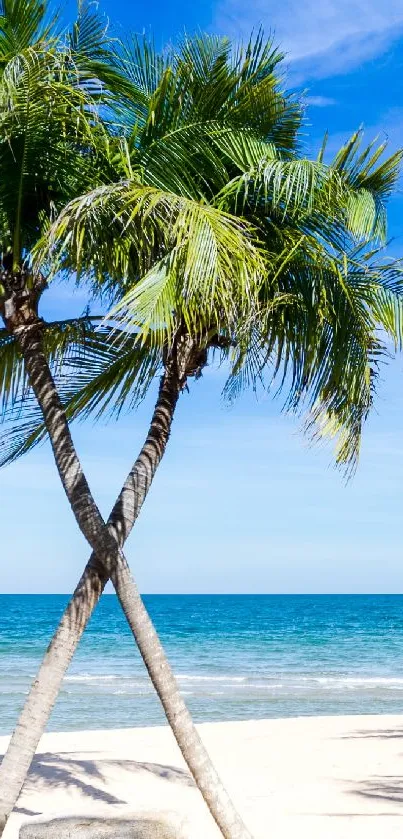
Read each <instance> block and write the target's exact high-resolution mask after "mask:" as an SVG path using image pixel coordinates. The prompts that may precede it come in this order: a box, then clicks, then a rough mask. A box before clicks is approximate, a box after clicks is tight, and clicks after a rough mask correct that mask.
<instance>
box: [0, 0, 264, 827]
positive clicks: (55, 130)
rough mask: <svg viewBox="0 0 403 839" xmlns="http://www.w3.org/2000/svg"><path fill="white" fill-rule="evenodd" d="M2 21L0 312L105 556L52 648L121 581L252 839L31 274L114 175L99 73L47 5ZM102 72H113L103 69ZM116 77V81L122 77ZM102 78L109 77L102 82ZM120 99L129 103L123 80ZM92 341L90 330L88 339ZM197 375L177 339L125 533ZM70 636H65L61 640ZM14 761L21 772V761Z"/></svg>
mask: <svg viewBox="0 0 403 839" xmlns="http://www.w3.org/2000/svg"><path fill="white" fill-rule="evenodd" d="M3 11H4V19H3V34H4V39H5V41H7V44H6V47H7V49H5V50H4V52H5V56H6V57H5V60H4V63H3V69H2V75H1V88H0V96H1V97H2V99H3V108H2V109H1V123H2V125H1V131H2V137H3V142H2V144H1V158H0V165H2V167H3V168H2V176H3V181H2V186H1V209H0V213H1V238H2V270H1V278H0V279H1V288H0V295H1V297H0V311H1V314H2V317H3V321H4V325H5V330H6V336H5V342H4V343H5V345H6V347H7V353H8V354H9V355H10V339H13V342H11V353H12V352H13V351H14V353H18V354H19V355H20V356H21V357H22V359H23V362H24V373H25V375H26V376H27V377H28V380H29V383H30V386H31V387H32V390H33V392H34V393H35V396H36V398H37V400H38V405H39V406H40V407H41V410H42V413H43V417H44V420H45V424H46V428H47V431H48V433H49V435H50V438H51V442H52V448H53V452H54V456H55V461H56V464H57V467H58V470H59V474H60V477H61V480H62V483H63V486H64V488H65V491H66V494H67V496H68V498H69V501H70V503H71V506H72V509H73V511H74V513H75V516H76V519H77V522H78V524H79V526H80V528H81V529H82V531H83V533H84V535H85V536H86V538H87V539H88V541H89V543H90V545H91V546H92V547H93V549H94V551H95V554H94V556H93V558H92V561H91V563H90V565H89V567H88V569H87V574H86V576H84V578H83V579H82V581H81V583H80V585H79V588H78V591H77V593H76V599H75V601H74V607H73V610H69V611H68V613H67V615H66V616H65V621H64V629H65V633H64V638H63V644H62V645H61V646H60V645H59V647H57V645H55V644H53V646H52V652H53V655H55V654H56V656H57V652H58V651H59V652H60V651H61V649H63V655H64V657H66V656H67V659H68V657H69V655H70V654H71V652H72V649H73V647H72V645H71V640H72V637H73V640H74V644H76V643H77V641H78V638H79V635H80V623H81V625H82V624H83V623H84V622H85V620H86V619H87V618H88V616H89V613H90V612H89V611H87V613H85V610H83V609H82V608H81V609H79V610H78V611H77V605H78V606H82V605H83V601H84V600H85V599H86V600H87V602H88V601H89V602H90V604H91V607H93V606H94V604H95V602H96V600H97V598H98V597H99V595H100V593H101V591H102V588H103V586H104V584H105V582H106V580H107V578H108V577H109V576H111V577H112V578H113V580H114V581H115V584H116V585H117V588H118V589H119V588H120V590H121V592H123V593H122V594H121V600H122V603H123V605H124V607H125V610H126V613H127V614H128V615H130V616H131V618H130V619H131V625H132V628H133V631H134V632H135V634H136V638H137V641H138V643H139V646H140V648H141V649H142V653H143V657H144V658H145V661H146V663H147V666H148V668H149V670H150V673H151V675H153V676H154V680H155V678H156V677H155V674H156V673H158V679H159V680H160V681H161V682H162V685H163V688H162V690H161V686H160V694H161V695H162V698H163V701H164V703H165V709H166V712H167V715H168V718H169V719H170V721H171V724H172V725H173V728H174V730H176V732H177V736H178V737H179V732H180V737H179V739H180V738H182V740H181V745H182V750H183V751H184V753H185V755H186V756H187V760H188V763H189V765H190V768H191V769H192V772H193V775H194V776H195V778H196V779H197V780H198V782H199V785H200V787H201V789H202V790H203V792H204V794H205V797H206V798H207V800H208V802H209V806H210V809H211V810H212V812H213V815H214V817H215V818H216V821H217V822H218V824H219V825H220V826H221V828H222V830H223V834H224V835H226V836H228V837H229V836H233V837H236V836H239V837H241V836H245V837H246V836H247V835H248V834H247V831H246V829H245V828H244V827H243V825H242V822H241V820H240V819H239V816H238V815H237V814H236V812H235V810H234V808H233V806H232V805H231V802H230V801H229V798H228V796H227V794H226V792H225V790H224V789H223V788H222V786H220V782H219V779H218V776H217V774H216V773H215V771H214V769H213V767H212V766H211V764H210V762H209V758H208V756H207V754H206V752H205V750H204V747H203V745H202V743H201V741H200V739H199V738H198V735H197V733H196V731H195V729H194V727H193V724H192V721H191V718H190V715H189V713H188V712H187V709H186V707H185V705H184V703H183V701H182V699H181V697H180V695H179V693H178V691H177V688H176V684H175V682H174V679H173V676H172V673H171V671H170V669H169V666H168V663H167V662H166V660H165V657H164V654H163V651H162V648H161V645H160V643H159V640H158V638H157V636H156V633H155V631H154V629H153V627H152V625H151V622H150V620H149V617H148V615H147V613H146V611H145V609H144V606H143V604H142V601H141V598H140V597H139V595H138V592H137V589H136V588H135V586H134V584H133V583H132V581H131V578H130V571H129V568H128V565H127V563H126V561H125V559H124V557H123V555H121V553H120V552H119V547H120V546H119V540H120V535H119V533H118V532H117V528H116V526H114V523H113V521H112V522H111V524H110V526H109V527H105V524H104V522H103V519H102V517H101V515H100V513H99V510H98V508H97V506H96V504H95V502H94V500H93V498H92V495H91V492H90V489H89V486H88V483H87V481H86V478H85V475H84V474H83V471H82V468H81V464H80V462H79V459H78V457H77V454H76V452H75V449H74V445H73V442H72V438H71V435H70V432H69V428H68V424H67V421H66V417H65V413H64V410H63V406H62V404H61V401H60V398H59V396H58V393H57V390H56V388H55V385H54V381H53V377H52V373H51V368H50V359H49V345H50V347H51V345H52V343H53V348H54V349H53V354H54V356H55V357H57V356H58V355H59V356H60V353H61V352H62V349H63V346H64V347H66V346H69V345H70V343H71V342H69V340H68V338H66V336H67V335H68V333H70V335H71V334H72V333H74V331H75V332H76V337H77V335H78V333H79V327H82V326H83V324H72V323H70V324H68V323H66V322H65V323H63V324H52V327H51V328H50V326H49V325H48V326H47V327H46V328H45V325H44V323H43V321H42V319H41V318H40V317H39V314H38V305H39V301H40V298H41V295H42V293H43V291H44V290H45V288H46V286H47V282H48V279H47V277H46V276H45V272H44V266H43V265H41V266H40V268H39V269H38V270H37V269H36V268H35V267H34V266H33V263H32V253H33V246H34V245H35V241H36V240H37V239H38V236H40V235H41V234H42V233H43V232H46V228H47V227H48V225H49V223H50V222H51V219H52V215H54V212H55V210H56V211H57V210H58V209H59V208H60V207H61V206H63V204H64V203H65V202H66V200H68V199H69V198H71V197H72V196H74V195H75V194H77V193H79V191H80V190H81V191H83V190H85V189H86V188H88V185H89V183H90V178H93V179H94V178H95V172H96V169H97V168H100V157H102V154H103V155H104V156H103V159H102V160H103V165H104V167H105V169H106V171H108V167H109V161H108V159H107V144H106V148H104V147H102V152H101V155H99V154H98V151H99V147H98V149H96V148H95V145H96V142H97V141H99V139H100V135H102V128H101V126H100V123H99V121H98V120H97V118H96V114H95V113H94V104H95V102H96V99H97V98H98V95H97V96H96V97H95V99H94V96H93V91H92V87H93V86H94V84H95V87H96V88H97V86H98V82H94V78H93V66H94V65H93V64H91V61H92V59H91V60H88V56H87V55H85V54H84V55H79V54H78V53H77V49H78V46H77V44H78V42H79V41H80V38H79V37H78V36H79V32H78V31H77V29H75V30H74V37H75V39H76V40H75V42H74V40H73V39H71V40H72V41H73V44H72V45H71V46H70V48H69V49H68V50H67V49H61V48H60V44H59V43H58V42H57V41H54V42H53V43H52V42H50V43H49V42H48V41H46V40H45V38H46V39H48V38H49V37H50V35H49V29H46V30H45V29H44V28H43V27H42V29H41V31H40V33H38V27H40V26H41V23H42V20H41V7H40V6H38V4H37V3H32V2H24V3H22V4H21V3H19V2H17V3H12V2H8V3H7V5H6V6H5V7H4V9H3ZM27 12H29V13H31V17H32V26H31V27H30V28H29V27H28V29H29V31H28V33H27V35H26V31H25V30H26V29H27V21H26V16H27V15H26V13H27ZM18 27H20V29H19V28H18ZM20 30H23V37H22V36H21V38H20V39H19V38H18V37H16V34H17V35H19V34H20ZM10 33H11V34H10ZM44 33H45V34H44ZM11 36H12V37H11ZM25 36H26V37H25ZM9 43H11V45H12V46H14V47H15V48H16V52H15V53H14V54H10V51H8V47H9ZM95 69H97V68H95ZM101 70H102V72H103V67H101ZM111 74H112V77H113V69H112V71H111ZM99 75H100V76H101V73H100V74H99ZM104 75H105V76H106V75H107V74H106V73H105V74H104ZM89 89H90V93H91V96H90V94H89ZM97 89H98V88H97ZM121 90H122V92H123V93H124V90H125V85H124V80H123V82H122V87H121ZM96 152H97V153H96ZM186 212H190V213H193V224H194V225H195V226H197V224H198V218H199V217H200V218H201V219H203V217H204V216H205V215H206V213H207V214H208V217H209V219H211V222H212V224H213V228H214V231H213V232H214V236H215V246H216V249H217V259H218V260H219V261H220V264H221V263H222V264H223V265H224V266H225V271H226V276H227V279H228V281H231V282H233V284H234V288H236V282H237V274H236V272H235V273H234V276H233V277H232V276H231V277H230V267H229V252H230V251H231V252H239V254H240V256H239V259H238V264H239V274H241V275H242V281H243V282H245V284H246V286H247V287H248V286H249V285H250V284H252V283H253V282H254V281H255V275H256V273H257V266H258V265H259V257H258V254H257V252H256V249H255V248H254V247H253V245H252V244H251V241H250V236H249V234H248V233H247V231H246V230H245V229H244V225H243V224H242V223H240V222H238V221H237V220H236V219H231V218H230V217H227V216H225V215H224V214H223V213H221V212H220V211H219V210H213V211H209V210H208V209H207V210H205V209H204V208H200V207H199V206H198V205H197V203H196V202H195V201H193V202H192V201H188V202H187V205H186ZM241 255H242V257H241ZM74 327H76V329H74ZM85 333H86V330H85V329H84V337H86V334H85ZM73 340H75V339H73ZM12 344H14V346H13V345H12ZM55 346H56V351H55ZM138 354H139V353H138ZM179 357H180V363H178V359H179ZM192 365H193V350H192V348H191V347H188V346H187V345H186V342H183V341H182V340H181V338H180V336H178V339H177V341H176V344H175V349H174V348H173V347H172V360H168V359H167V362H166V370H165V374H164V377H163V381H162V383H161V388H160V394H159V400H158V405H157V408H156V411H155V413H154V417H153V422H152V424H151V428H150V434H149V437H148V438H147V440H146V444H145V447H144V449H143V452H142V455H141V457H140V458H139V459H138V460H137V461H136V464H135V466H134V469H133V470H132V472H131V474H130V475H129V478H128V482H127V488H126V492H125V491H124V492H123V493H122V495H121V499H120V505H119V510H117V511H116V512H115V518H117V512H120V511H121V513H122V515H121V521H122V524H123V525H124V529H126V530H127V529H128V521H127V519H128V511H127V510H126V508H125V506H126V501H127V498H128V497H129V496H131V495H133V488H132V487H133V486H134V484H135V481H136V480H137V483H138V485H139V488H140V490H142V491H143V497H144V494H145V491H146V489H147V482H148V480H149V475H151V476H152V466H153V460H154V463H155V464H157V463H158V460H159V458H160V457H161V454H162V451H161V444H162V441H163V437H164V433H165V434H168V433H169V423H170V414H171V413H172V409H173V407H174V406H175V403H176V400H177V397H178V394H179V391H180V388H181V387H182V386H183V384H184V382H185V379H186V376H187V374H188V373H189V372H191V368H192ZM179 368H180V369H179ZM14 384H15V382H14ZM17 390H18V386H17ZM156 428H158V435H156V431H155V429H156ZM157 436H158V440H157V446H155V438H156V437H157ZM135 497H136V503H137V506H138V507H139V506H140V505H141V502H142V497H141V495H140V493H138V494H136V495H135ZM72 618H73V619H74V620H75V627H74V630H75V634H74V632H73V635H72V633H71V632H70V635H68V630H69V628H71V620H72ZM66 630H67V635H66ZM60 637H61V636H60V634H59V641H60ZM53 661H54V659H53ZM58 670H59V671H60V667H59V668H58V667H56V669H55V671H54V672H53V678H54V676H55V673H56V678H57V677H58ZM42 673H43V674H45V676H48V675H49V673H50V668H49V666H47V665H45V667H44V669H43V671H42ZM45 693H46V703H45V707H48V706H49V703H50V704H52V703H53V701H54V696H53V695H52V684H51V679H47V680H46V692H45ZM34 694H35V695H34V699H33V703H31V705H30V706H29V708H28V709H26V713H25V716H23V718H22V720H21V721H20V725H19V726H18V727H17V730H16V731H15V733H14V737H13V740H12V743H11V747H10V750H9V752H8V754H7V756H6V758H5V760H4V761H3V765H2V776H3V779H7V784H5V785H4V786H3V789H4V793H3V802H2V814H1V828H3V827H4V824H5V821H6V818H7V815H8V812H9V811H10V807H11V806H13V803H14V802H13V798H15V795H16V794H17V795H18V792H19V789H20V787H21V783H22V781H23V778H24V776H25V772H26V770H27V768H28V767H29V764H30V760H31V757H32V753H33V750H34V749H35V747H36V743H37V732H38V726H37V723H38V719H39V720H43V719H44V714H43V711H42V709H41V701H40V697H39V696H38V692H36V693H35V688H34ZM35 715H36V716H35ZM16 755H18V760H19V766H18V765H17V763H16V761H15V757H16ZM21 773H23V774H21Z"/></svg>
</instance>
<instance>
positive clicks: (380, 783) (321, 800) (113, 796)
mask: <svg viewBox="0 0 403 839" xmlns="http://www.w3.org/2000/svg"><path fill="white" fill-rule="evenodd" d="M199 731H200V734H201V736H202V738H203V740H204V742H205V743H206V746H207V748H208V750H209V752H210V754H211V756H212V758H213V760H214V762H215V763H216V766H217V768H218V770H219V772H220V774H221V776H222V779H223V781H224V782H225V784H226V786H227V788H228V790H229V792H230V793H231V795H232V796H233V799H234V801H235V802H236V805H237V807H238V808H239V811H240V812H241V814H242V816H243V818H244V820H245V822H246V824H247V826H248V827H249V829H250V830H251V832H252V834H253V836H254V837H255V839H268V837H273V838H274V837H276V839H291V837H293V839H294V837H298V839H301V837H303V839H305V838H306V839H308V837H309V839H353V837H354V839H364V837H365V839H375V837H376V838H377V839H379V837H382V839H389V837H392V836H393V837H397V836H401V835H403V715H402V716H395V715H394V716H389V715H388V716H386V715H382V716H380V715H377V716H349V717H343V716H339V717H300V718H297V719H279V720H262V721H250V722H224V723H208V724H203V725H200V726H199ZM6 743H7V738H6V737H3V738H0V754H2V753H4V749H5V747H6ZM78 815H79V816H86V817H99V818H106V817H107V818H111V817H115V818H121V819H127V818H129V819H133V820H135V819H136V818H137V819H141V818H147V817H159V816H161V817H163V818H164V819H166V820H167V821H168V822H169V823H170V824H172V825H174V826H175V827H176V830H177V832H178V837H180V839H182V837H183V839H219V836H220V834H219V832H218V830H217V828H216V827H215V825H214V824H213V822H212V819H211V816H210V814H209V813H208V811H207V810H206V807H205V805H204V803H203V802H202V800H201V798H200V796H199V793H198V792H197V790H196V789H195V788H194V785H193V782H192V781H191V779H190V777H189V775H188V773H187V771H186V770H185V768H184V765H183V761H182V759H181V756H180V754H179V751H178V748H177V746H176V744H175V742H174V739H173V736H172V734H171V732H170V731H169V729H168V728H165V727H160V728H136V729H124V730H114V731H82V732H74V733H57V734H46V735H45V736H44V737H43V739H42V740H41V743H40V746H39V749H38V753H37V756H36V758H35V761H34V764H33V766H32V769H31V772H30V775H29V779H28V781H27V783H26V785H25V787H24V789H23V792H22V794H21V796H20V800H19V801H18V806H17V808H16V811H15V813H14V814H13V816H12V818H11V819H10V821H9V824H8V827H7V829H6V831H5V833H4V839H15V837H17V836H18V830H19V827H20V825H21V824H24V823H27V822H29V821H43V820H45V819H50V818H55V817H67V816H78ZM55 835H57V832H55Z"/></svg>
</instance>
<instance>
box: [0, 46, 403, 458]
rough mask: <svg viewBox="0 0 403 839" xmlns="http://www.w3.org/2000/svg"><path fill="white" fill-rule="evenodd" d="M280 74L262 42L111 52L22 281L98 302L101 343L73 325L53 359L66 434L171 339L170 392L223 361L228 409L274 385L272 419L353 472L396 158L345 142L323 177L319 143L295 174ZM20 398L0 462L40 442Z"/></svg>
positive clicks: (366, 403) (298, 115) (297, 108)
mask: <svg viewBox="0 0 403 839" xmlns="http://www.w3.org/2000/svg"><path fill="white" fill-rule="evenodd" d="M281 59H282V56H281V54H280V53H279V52H278V51H277V50H276V49H275V48H274V47H273V45H272V43H271V42H267V41H266V40H265V39H264V37H263V33H259V34H258V35H257V37H255V38H254V39H251V41H250V42H249V44H248V45H247V46H246V47H245V48H240V49H238V50H236V49H234V48H233V46H232V45H231V43H230V42H229V41H228V40H226V39H221V38H216V37H212V36H200V37H196V38H193V39H189V38H186V39H185V40H184V41H183V43H182V44H181V45H180V47H179V48H176V49H170V50H168V51H167V52H166V53H165V54H164V55H158V54H157V53H156V52H155V50H154V48H153V46H152V45H151V44H149V43H148V42H147V41H145V40H144V41H139V40H137V39H133V40H131V41H130V42H128V43H126V44H124V45H122V44H115V45H114V46H113V49H112V51H111V54H110V63H111V67H112V68H113V73H115V74H120V76H121V77H122V79H123V80H124V84H123V86H121V88H120V90H119V91H115V95H114V97H113V106H111V101H109V108H108V111H107V112H106V111H105V113H104V115H103V122H104V124H103V128H104V133H103V134H102V136H101V134H99V136H98V137H97V140H96V144H97V145H98V154H99V158H100V159H101V160H102V166H98V167H94V168H93V169H92V171H91V177H92V184H91V188H90V189H88V190H87V191H85V192H83V194H81V195H78V196H77V197H74V198H73V199H72V200H70V201H69V202H68V203H67V204H66V205H65V206H64V207H63V209H62V210H61V212H60V213H59V215H57V217H55V218H54V220H51V221H50V222H49V223H48V225H47V227H46V230H45V231H44V233H43V234H42V236H38V237H37V241H36V243H35V245H34V247H33V248H32V249H31V250H30V258H32V259H33V262H34V265H35V266H36V271H37V272H39V271H43V266H44V265H46V267H47V272H48V273H49V274H50V275H54V274H55V273H56V272H57V271H60V270H62V271H64V272H65V273H69V272H74V273H76V274H77V277H78V281H80V279H81V278H84V279H85V280H88V278H90V280H91V281H92V285H93V290H94V293H95V294H100V295H104V296H105V295H106V297H107V299H109V300H110V301H111V304H110V305H111V307H112V308H111V311H110V317H109V319H108V322H107V323H105V324H104V325H103V328H102V329H100V330H98V331H97V332H96V333H94V331H93V330H92V329H91V323H92V322H91V319H90V318H89V319H88V320H87V321H86V324H87V327H88V329H87V332H86V341H85V353H84V355H83V352H82V348H81V350H80V354H79V358H77V357H76V356H75V355H74V353H71V344H70V343H69V347H70V354H69V357H68V375H66V372H64V373H61V375H60V376H59V379H58V384H59V387H60V388H61V391H62V394H63V399H64V402H65V404H66V406H67V410H68V413H69V415H70V417H71V418H74V417H76V416H78V415H80V414H82V415H84V416H87V415H88V413H90V412H92V411H95V412H96V413H97V415H100V414H102V413H103V412H104V411H106V410H108V411H112V412H113V411H117V412H119V411H120V410H121V409H122V407H123V405H124V404H125V403H127V404H128V405H129V406H130V405H133V404H135V403H136V402H137V401H138V399H140V398H142V396H143V395H144V393H145V392H146V390H147V388H148V385H149V383H150V382H151V381H152V379H153V378H154V376H155V374H156V373H157V372H158V370H159V369H160V368H161V367H162V366H163V365H164V363H165V361H166V359H167V357H169V355H170V353H172V351H173V347H174V346H176V345H177V341H178V336H180V338H181V341H183V340H186V341H187V342H189V341H191V342H192V345H193V346H194V353H193V357H192V362H191V364H190V365H188V369H187V370H186V371H184V374H183V384H185V382H186V379H187V377H188V376H189V375H199V373H200V372H201V371H202V369H203V367H204V365H205V364H206V363H207V360H208V358H209V354H210V353H211V352H214V353H215V354H217V353H218V354H219V355H220V356H221V357H223V358H225V360H226V361H227V362H228V363H229V369H230V375H229V379H228V382H227V385H226V387H225V394H226V396H227V397H229V398H233V397H234V396H235V395H236V394H237V393H238V392H239V391H240V390H242V389H243V387H245V386H246V385H249V384H250V385H252V386H253V387H255V388H256V387H257V386H258V383H259V382H261V383H262V384H263V385H264V386H266V385H267V384H271V383H272V382H273V380H274V379H275V378H276V377H277V376H279V384H278V389H280V390H281V389H286V400H285V402H286V406H287V407H289V408H292V409H300V408H301V406H303V407H305V408H307V410H308V421H307V424H308V427H309V428H310V429H311V431H312V433H313V434H314V436H315V435H319V436H321V435H322V434H324V433H326V434H329V433H330V434H331V435H336V436H337V440H338V448H337V460H338V461H339V462H342V463H345V464H348V465H351V464H354V463H355V461H356V458H357V454H358V451H359V445H360V439H361V430H362V425H363V421H364V420H365V418H366V416H367V414H368V411H369V408H370V406H371V404H372V401H373V396H374V390H375V385H376V378H377V363H378V360H379V358H380V357H381V356H382V354H384V353H385V352H386V344H385V340H386V339H385V340H384V338H383V336H384V335H388V336H389V338H391V339H392V342H394V343H395V344H398V343H399V342H400V338H401V302H400V290H401V271H400V265H399V263H396V262H392V261H387V260H386V259H384V258H382V253H381V248H382V246H383V245H384V244H385V242H386V235H387V233H386V205H387V199H388V197H389V195H390V193H391V191H392V190H393V188H394V185H395V183H396V179H397V177H398V173H399V166H400V162H401V157H402V153H401V152H400V151H399V152H396V153H395V154H393V155H392V156H390V157H386V156H385V144H377V143H376V142H375V143H372V144H370V145H369V146H364V145H363V143H362V139H363V138H362V133H361V132H357V133H356V134H354V135H353V136H352V137H351V138H350V139H349V141H348V142H347V143H346V145H345V146H344V147H343V148H342V149H341V150H340V152H339V153H338V154H337V155H336V156H335V158H334V159H333V160H331V161H330V162H329V163H325V162H324V155H325V143H324V145H323V147H322V149H321V150H320V152H319V154H318V157H317V159H315V160H309V159H307V158H305V157H304V156H303V155H302V152H301V149H302V139H301V126H302V125H303V121H304V114H303V108H302V107H301V104H300V102H299V101H298V100H297V99H296V98H295V97H293V96H290V95H288V94H287V93H286V92H284V90H283V87H282V79H281V75H280V71H279V68H280V62H281ZM85 165H87V164H85ZM73 177H74V175H73ZM80 328H82V324H81V323H80ZM3 341H4V344H3V356H4V357H6V356H7V352H8V357H10V339H9V336H6V335H5V336H4V339H3ZM175 342H176V343H175ZM73 343H74V341H73ZM9 378H10V377H8V378H7V377H4V381H5V385H6V384H7V381H8V380H9ZM11 378H12V377H11ZM276 389H277V388H276ZM8 392H9V388H7V386H5V390H4V393H5V398H7V394H8ZM24 398H25V415H24V414H23V416H24V419H23V421H22V423H21V420H20V421H19V422H18V423H17V424H15V423H13V422H11V428H12V431H13V433H11V434H9V436H8V443H7V445H5V446H4V447H3V451H4V455H3V459H10V458H11V459H12V458H13V457H15V456H16V455H17V454H18V453H20V452H21V451H22V450H23V451H25V450H26V449H27V448H29V447H30V445H31V444H32V443H33V442H35V441H36V440H37V439H39V437H40V431H39V430H38V428H37V425H38V417H37V415H36V411H35V408H34V407H33V406H32V405H31V403H30V401H29V399H27V398H26V395H25V397H24ZM17 401H18V400H17ZM9 429H10V425H9V424H8V430H9Z"/></svg>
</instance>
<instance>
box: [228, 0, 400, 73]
mask: <svg viewBox="0 0 403 839" xmlns="http://www.w3.org/2000/svg"><path fill="white" fill-rule="evenodd" d="M259 25H263V26H264V28H265V30H266V31H267V32H273V33H274V34H275V40H276V41H277V42H278V43H280V45H281V47H282V48H283V49H284V50H285V51H286V52H287V53H288V56H289V60H290V61H291V62H292V69H293V70H294V72H295V73H296V74H297V75H298V76H299V77H300V78H301V79H302V78H307V77H311V78H312V77H324V76H329V75H333V74H335V73H337V72H345V71H347V70H348V69H350V68H351V67H353V66H357V65H358V64H360V63H361V62H362V61H364V60H366V59H368V58H370V57H372V56H373V55H376V54H379V53H380V52H382V51H384V50H385V49H386V48H387V46H388V45H389V44H390V43H391V42H392V41H393V40H394V39H395V38H397V37H398V36H399V34H401V32H402V31H403V4H402V2H401V0H388V2H386V3H380V2H379V0H322V2H321V3H319V4H318V3H316V2H314V0H304V2H303V3H301V2H300V0H288V2H285V3H283V4H276V5H274V4H268V3H267V0H255V2H254V3H252V4H245V3H244V2H243V0H219V2H218V6H217V10H216V16H215V20H214V26H215V28H216V29H218V30H219V31H222V32H224V31H225V32H230V34H231V35H233V36H235V37H237V38H239V37H240V36H243V37H245V36H246V37H247V36H248V35H249V34H250V32H251V30H252V29H253V28H255V29H256V27H257V26H259Z"/></svg>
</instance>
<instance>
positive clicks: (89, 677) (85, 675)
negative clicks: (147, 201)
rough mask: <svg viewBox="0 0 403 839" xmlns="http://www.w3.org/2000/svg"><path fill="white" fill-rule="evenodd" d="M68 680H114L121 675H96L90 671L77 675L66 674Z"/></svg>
mask: <svg viewBox="0 0 403 839" xmlns="http://www.w3.org/2000/svg"><path fill="white" fill-rule="evenodd" d="M64 679H65V681H66V682H112V681H114V680H115V679H119V676H112V675H109V674H108V675H105V676H96V675H90V674H89V673H80V674H77V675H75V676H65V677H64Z"/></svg>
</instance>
